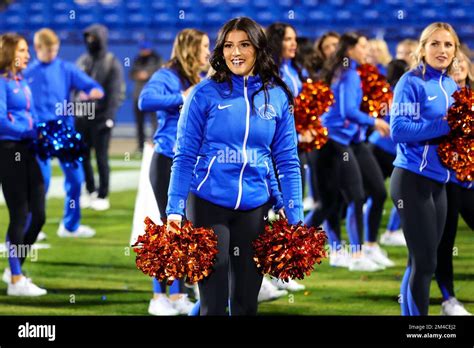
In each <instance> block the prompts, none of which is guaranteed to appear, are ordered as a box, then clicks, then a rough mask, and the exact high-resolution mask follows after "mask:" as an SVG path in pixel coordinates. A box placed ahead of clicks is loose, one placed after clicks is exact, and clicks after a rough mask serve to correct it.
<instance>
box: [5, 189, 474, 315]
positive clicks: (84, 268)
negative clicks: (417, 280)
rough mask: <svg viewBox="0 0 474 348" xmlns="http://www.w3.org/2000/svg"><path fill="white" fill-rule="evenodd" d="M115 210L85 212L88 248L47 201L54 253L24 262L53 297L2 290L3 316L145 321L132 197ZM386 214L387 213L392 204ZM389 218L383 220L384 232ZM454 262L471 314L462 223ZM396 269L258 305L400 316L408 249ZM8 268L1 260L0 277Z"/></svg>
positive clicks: (324, 272)
mask: <svg viewBox="0 0 474 348" xmlns="http://www.w3.org/2000/svg"><path fill="white" fill-rule="evenodd" d="M110 199H111V202H112V208H111V210H109V211H107V212H94V211H91V210H84V212H83V216H84V218H83V223H85V224H88V225H91V226H93V227H94V228H96V229H97V236H96V237H95V238H93V239H89V240H68V239H59V238H58V237H57V236H56V229H57V226H58V223H59V219H60V217H61V211H62V201H61V200H60V199H50V200H49V201H48V207H47V208H48V210H47V215H48V221H47V223H46V225H45V226H44V231H45V232H46V233H47V234H48V241H47V242H48V243H50V244H51V246H52V248H51V249H47V250H39V254H38V261H37V262H30V260H28V261H27V263H26V266H25V269H26V271H27V274H28V275H29V276H30V277H32V278H33V280H34V281H35V283H37V284H38V285H40V286H43V287H45V288H46V289H47V290H48V295H46V296H43V297H40V298H15V297H9V296H6V285H5V284H4V283H3V282H1V283H0V315H146V314H147V306H148V301H149V299H150V297H151V279H150V278H148V277H147V276H145V275H143V274H142V273H141V272H140V271H138V270H137V269H135V265H134V255H133V251H131V249H129V248H128V243H129V238H130V230H131V222H132V218H133V208H134V202H135V192H132V191H128V192H121V193H113V194H112V195H111V197H110ZM386 211H387V212H389V211H390V203H389V202H387V205H386ZM387 217H388V214H386V215H384V222H383V223H384V225H385V223H386V220H387ZM0 221H1V222H2V231H1V233H2V234H1V235H0V238H2V240H3V239H4V233H5V232H4V231H5V229H6V225H7V222H8V217H7V210H6V207H5V206H0ZM456 246H457V247H458V253H457V254H458V256H456V257H455V258H454V262H455V264H454V266H455V276H456V278H455V288H456V289H455V290H456V292H457V296H458V298H459V300H461V301H462V302H464V303H465V304H466V308H467V309H468V310H470V311H471V312H474V282H473V281H472V280H473V279H474V267H473V265H474V233H473V232H472V231H469V230H468V228H467V227H466V225H465V223H464V222H463V221H461V222H460V227H459V233H458V238H457V241H456ZM387 250H388V252H389V254H390V257H391V258H392V259H393V260H394V261H395V262H396V267H394V268H392V269H389V270H386V271H382V272H377V273H372V274H360V273H352V272H348V271H347V270H346V269H339V268H333V267H330V266H328V264H327V261H325V262H324V263H323V264H322V265H320V266H317V270H316V272H314V273H313V274H312V276H311V277H308V278H306V279H305V280H303V281H302V283H303V284H305V285H306V287H307V290H306V291H305V292H299V293H295V294H290V295H289V296H287V297H284V298H280V299H279V300H277V301H274V302H269V303H264V304H261V305H260V308H259V313H260V314H263V315H268V314H282V315H284V314H301V315H398V314H399V313H400V310H399V305H398V303H397V295H398V293H399V286H400V280H401V277H402V275H403V271H404V264H405V259H406V252H405V250H404V248H399V247H398V248H395V247H391V248H387ZM6 265H7V259H6V258H5V257H2V261H0V267H1V268H0V269H3V267H5V266H6ZM431 297H432V302H431V303H432V306H431V307H430V313H431V314H434V315H437V314H439V311H440V301H441V295H440V292H439V290H438V288H437V286H436V283H435V282H433V284H432V293H431Z"/></svg>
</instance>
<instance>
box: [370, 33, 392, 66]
mask: <svg viewBox="0 0 474 348" xmlns="http://www.w3.org/2000/svg"><path fill="white" fill-rule="evenodd" d="M369 44H370V45H371V46H374V47H376V48H377V49H378V50H377V57H376V59H377V61H378V62H379V63H380V64H382V65H383V66H387V65H388V63H390V62H391V61H392V55H391V54H390V51H389V50H388V45H387V43H386V42H385V41H384V40H380V39H372V40H370V41H369Z"/></svg>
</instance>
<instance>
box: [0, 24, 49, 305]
mask: <svg viewBox="0 0 474 348" xmlns="http://www.w3.org/2000/svg"><path fill="white" fill-rule="evenodd" d="M29 59H30V54H29V52H28V44H27V43H26V40H25V39H24V38H23V37H22V36H20V35H18V34H15V33H7V34H4V35H2V36H0V184H1V185H2V189H3V195H4V197H5V202H6V204H7V207H8V212H9V216H10V223H9V225H8V230H7V243H6V245H7V250H8V262H9V264H10V272H9V274H7V275H6V277H5V274H4V278H7V279H6V280H8V288H7V295H8V296H42V295H46V293H47V291H46V290H45V289H41V288H40V287H38V286H36V285H35V284H34V283H33V282H32V281H31V279H30V278H26V277H25V276H24V275H23V272H22V264H23V263H24V261H25V259H26V257H27V254H28V252H29V251H30V250H31V247H32V245H33V243H34V242H35V240H36V238H37V236H38V233H39V232H40V231H41V227H42V226H43V224H44V222H45V208H44V200H45V190H44V181H43V176H42V175H41V170H40V168H39V166H38V162H37V161H36V158H35V155H34V154H33V153H32V152H31V149H30V145H31V143H32V141H33V140H34V139H35V138H36V137H37V133H36V121H37V118H36V113H35V109H34V102H33V100H32V96H31V91H30V88H29V87H28V84H27V83H26V81H25V80H24V79H23V77H22V74H21V73H22V71H23V70H24V69H25V68H26V66H27V65H28V61H29ZM29 213H31V214H30V215H31V218H30V219H29V223H28V215H29ZM25 230H26V231H25ZM8 278H9V279H8Z"/></svg>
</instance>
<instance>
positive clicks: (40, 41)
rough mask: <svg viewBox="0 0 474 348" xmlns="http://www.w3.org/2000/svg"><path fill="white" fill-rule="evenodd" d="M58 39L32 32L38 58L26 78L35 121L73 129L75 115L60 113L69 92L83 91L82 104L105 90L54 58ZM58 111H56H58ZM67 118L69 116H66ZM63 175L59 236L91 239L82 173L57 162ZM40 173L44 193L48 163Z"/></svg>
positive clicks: (45, 31)
mask: <svg viewBox="0 0 474 348" xmlns="http://www.w3.org/2000/svg"><path fill="white" fill-rule="evenodd" d="M59 44H60V42H59V38H58V37H57V35H56V34H55V33H54V31H52V30H51V29H46V28H45V29H41V30H39V31H38V32H36V33H35V36H34V45H35V51H36V56H37V59H36V60H34V61H33V62H32V63H31V64H30V66H29V67H28V69H27V70H26V71H25V73H24V76H25V79H26V80H27V81H28V82H29V84H30V87H31V90H32V93H33V99H34V102H35V108H36V111H37V113H38V122H49V121H55V120H59V119H62V120H63V121H64V122H65V124H67V125H68V126H70V127H74V118H73V117H74V116H77V115H69V114H68V113H67V110H60V109H58V106H62V105H63V104H64V103H65V102H67V101H69V95H70V93H71V91H73V90H77V91H83V93H84V92H85V93H84V101H85V100H87V99H100V98H102V97H103V95H104V91H103V89H102V87H100V85H99V84H98V83H97V82H96V81H94V80H93V79H92V78H90V77H89V76H87V75H86V74H85V73H84V72H83V71H81V70H80V69H79V68H77V67H76V66H75V65H74V64H72V63H68V62H65V61H63V60H62V59H60V58H57V55H58V51H59ZM58 110H59V111H58ZM68 116H69V117H68ZM59 163H60V165H61V169H62V170H63V172H64V175H65V182H64V188H65V190H66V199H65V200H64V216H63V219H62V221H61V223H60V225H59V229H58V231H57V234H58V236H59V237H63V238H67V237H75V238H90V237H93V236H94V235H95V230H94V229H92V228H91V227H89V226H85V225H81V207H80V200H79V199H80V195H81V186H82V183H83V181H84V173H83V170H82V165H81V163H80V162H78V161H76V163H74V165H72V164H70V163H65V162H64V161H61V160H60V161H59ZM38 164H39V165H40V168H41V172H42V174H43V178H44V181H45V189H46V192H47V191H48V188H49V183H50V181H51V161H50V160H49V159H48V160H39V161H38Z"/></svg>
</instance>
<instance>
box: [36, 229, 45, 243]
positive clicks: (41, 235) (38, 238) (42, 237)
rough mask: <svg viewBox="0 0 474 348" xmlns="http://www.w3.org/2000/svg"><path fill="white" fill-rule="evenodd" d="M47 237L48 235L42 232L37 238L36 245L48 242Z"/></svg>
mask: <svg viewBox="0 0 474 348" xmlns="http://www.w3.org/2000/svg"><path fill="white" fill-rule="evenodd" d="M47 237H48V236H47V235H46V233H44V232H43V231H40V233H38V237H36V243H38V242H41V241H43V240H46V238H47Z"/></svg>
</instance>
